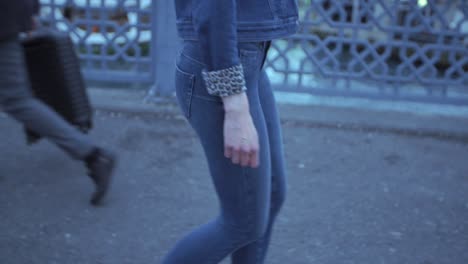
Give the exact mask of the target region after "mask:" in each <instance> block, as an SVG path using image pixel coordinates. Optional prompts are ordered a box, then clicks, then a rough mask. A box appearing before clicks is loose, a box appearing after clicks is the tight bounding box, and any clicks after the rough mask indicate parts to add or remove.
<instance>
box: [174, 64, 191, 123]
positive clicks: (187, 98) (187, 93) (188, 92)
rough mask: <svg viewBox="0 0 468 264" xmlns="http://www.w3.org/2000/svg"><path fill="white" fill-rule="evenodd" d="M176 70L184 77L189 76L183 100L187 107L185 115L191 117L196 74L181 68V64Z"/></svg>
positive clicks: (185, 107) (184, 107)
mask: <svg viewBox="0 0 468 264" xmlns="http://www.w3.org/2000/svg"><path fill="white" fill-rule="evenodd" d="M176 70H177V72H178V73H179V74H181V75H182V76H183V77H184V78H188V81H189V82H188V87H187V90H185V91H184V92H183V95H182V96H183V98H182V99H183V101H184V103H185V105H184V106H182V107H183V109H185V111H184V115H185V117H186V118H190V116H191V112H192V97H193V86H194V84H195V81H194V79H195V75H193V74H190V73H187V72H185V71H183V70H181V69H180V68H179V66H177V65H176ZM184 88H185V87H184Z"/></svg>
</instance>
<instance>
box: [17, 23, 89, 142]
mask: <svg viewBox="0 0 468 264" xmlns="http://www.w3.org/2000/svg"><path fill="white" fill-rule="evenodd" d="M22 44H23V47H24V51H25V57H26V65H27V68H28V72H29V78H30V81H31V87H32V90H33V93H34V94H35V96H36V97H37V98H38V99H39V100H41V101H43V102H44V103H45V104H47V105H48V106H49V107H51V108H52V109H53V110H55V111H56V112H57V113H59V114H60V115H61V116H62V117H63V118H64V119H65V120H67V121H68V122H69V123H70V124H71V125H74V126H76V127H77V128H78V129H79V130H81V131H83V132H85V133H86V132H88V131H89V130H90V129H91V127H92V112H93V111H92V109H91V104H90V102H89V97H88V94H87V91H86V86H85V83H84V80H83V76H82V74H81V70H80V62H79V59H78V57H77V55H76V53H75V49H74V45H73V42H72V41H71V39H70V37H69V36H68V34H66V33H63V32H58V31H52V30H41V31H39V32H35V33H33V34H32V35H31V36H28V37H26V38H25V39H23V41H22ZM26 135H27V139H28V143H30V144H31V143H34V142H36V141H37V140H39V139H40V136H38V135H37V134H36V133H34V132H32V131H29V130H26Z"/></svg>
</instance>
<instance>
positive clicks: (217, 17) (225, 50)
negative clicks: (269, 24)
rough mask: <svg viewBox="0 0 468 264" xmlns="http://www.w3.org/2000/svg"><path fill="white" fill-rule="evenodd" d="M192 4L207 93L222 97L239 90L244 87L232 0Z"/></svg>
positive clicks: (200, 0) (233, 1) (204, 0)
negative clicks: (204, 67) (204, 66)
mask: <svg viewBox="0 0 468 264" xmlns="http://www.w3.org/2000/svg"><path fill="white" fill-rule="evenodd" d="M193 4H194V8H193V23H194V25H195V31H196V33H197V35H198V39H199V42H200V48H201V54H202V59H203V61H204V62H205V64H206V69H205V70H204V71H203V79H204V81H205V84H206V87H207V89H208V93H210V94H211V95H216V96H222V97H224V96H229V95H233V94H238V93H242V92H243V91H245V90H246V87H245V79H244V72H243V69H242V65H241V63H240V59H239V52H238V48H237V43H238V42H237V13H236V12H237V8H236V0H196V1H193Z"/></svg>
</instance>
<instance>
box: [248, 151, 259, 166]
mask: <svg viewBox="0 0 468 264" xmlns="http://www.w3.org/2000/svg"><path fill="white" fill-rule="evenodd" d="M249 161H250V164H249V165H250V167H252V168H254V169H255V168H258V166H259V165H260V160H259V152H258V151H253V152H251V154H250V160H249Z"/></svg>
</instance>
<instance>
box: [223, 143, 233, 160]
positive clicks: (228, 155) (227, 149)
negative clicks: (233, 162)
mask: <svg viewBox="0 0 468 264" xmlns="http://www.w3.org/2000/svg"><path fill="white" fill-rule="evenodd" d="M224 156H225V157H226V158H228V159H230V158H232V148H231V147H227V146H226V147H224Z"/></svg>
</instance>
